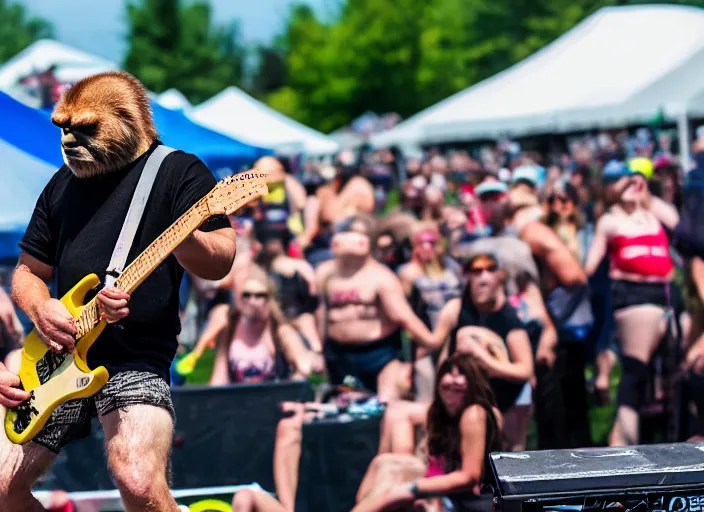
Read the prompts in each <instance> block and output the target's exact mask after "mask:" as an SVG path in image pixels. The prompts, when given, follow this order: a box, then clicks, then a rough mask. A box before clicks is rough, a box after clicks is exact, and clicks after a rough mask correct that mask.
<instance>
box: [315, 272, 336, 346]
mask: <svg viewBox="0 0 704 512" xmlns="http://www.w3.org/2000/svg"><path fill="white" fill-rule="evenodd" d="M334 270H335V261H334V260H330V261H324V262H323V263H321V264H320V266H318V268H317V269H316V270H315V282H316V289H317V290H320V292H319V296H320V302H319V303H318V309H317V310H316V311H315V319H316V322H317V324H318V334H319V335H320V336H325V333H326V332H327V330H326V324H327V322H326V320H327V309H326V307H325V300H326V298H327V297H326V288H327V286H326V283H327V281H328V279H330V276H331V275H332V272H333V271H334Z"/></svg>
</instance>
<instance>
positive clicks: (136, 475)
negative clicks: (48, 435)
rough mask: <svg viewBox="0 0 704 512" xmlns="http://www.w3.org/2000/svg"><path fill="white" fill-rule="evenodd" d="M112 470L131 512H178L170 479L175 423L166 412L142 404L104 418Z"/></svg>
mask: <svg viewBox="0 0 704 512" xmlns="http://www.w3.org/2000/svg"><path fill="white" fill-rule="evenodd" d="M100 422H101V423H102V425H103V430H104V431H105V445H106V449H107V454H108V467H109V468H110V471H111V472H112V474H113V477H114V478H115V482H116V483H117V487H118V489H119V490H120V495H121V496H122V500H123V502H124V505H125V510H127V511H128V512H178V510H179V508H178V505H177V504H176V501H175V500H174V498H173V497H172V496H171V492H170V491H169V485H168V482H167V477H166V471H167V469H166V466H167V461H168V457H169V451H170V450H171V440H172V439H173V420H172V418H171V415H170V414H169V412H168V411H167V410H166V409H162V408H161V407H156V406H152V405H146V404H139V405H131V406H129V407H126V408H123V409H118V410H116V411H113V412H111V413H109V414H106V415H105V416H102V417H101V418H100Z"/></svg>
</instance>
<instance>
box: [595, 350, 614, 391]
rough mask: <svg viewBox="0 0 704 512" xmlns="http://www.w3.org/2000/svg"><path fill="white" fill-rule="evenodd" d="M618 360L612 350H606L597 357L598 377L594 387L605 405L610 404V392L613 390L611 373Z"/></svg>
mask: <svg viewBox="0 0 704 512" xmlns="http://www.w3.org/2000/svg"><path fill="white" fill-rule="evenodd" d="M617 360H618V358H617V357H616V354H615V353H614V351H613V350H611V349H608V348H607V349H605V350H602V351H601V352H599V354H597V356H596V369H597V375H596V380H595V381H594V387H595V389H596V391H597V393H599V396H600V398H601V400H602V402H603V403H608V401H609V392H610V390H611V371H612V370H613V369H614V366H616V361H617Z"/></svg>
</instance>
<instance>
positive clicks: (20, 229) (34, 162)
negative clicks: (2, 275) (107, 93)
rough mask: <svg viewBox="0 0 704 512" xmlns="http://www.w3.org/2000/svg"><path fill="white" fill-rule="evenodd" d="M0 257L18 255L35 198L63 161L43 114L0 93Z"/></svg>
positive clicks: (53, 130)
mask: <svg viewBox="0 0 704 512" xmlns="http://www.w3.org/2000/svg"><path fill="white" fill-rule="evenodd" d="M0 112H1V113H2V120H3V122H2V123H0V261H9V262H12V261H14V260H15V259H16V258H17V256H19V247H18V246H17V243H18V242H19V240H20V239H21V238H22V235H23V234H24V230H25V229H26V227H27V223H28V222H29V219H30V217H31V215H32V210H33V209H34V205H35V204H36V202H37V198H38V197H39V194H40V193H41V191H42V189H43V188H44V186H45V185H46V184H47V183H48V181H49V180H50V179H51V177H52V175H53V174H54V172H56V170H57V169H58V168H59V167H60V166H61V164H62V163H63V158H62V156H61V149H60V145H59V140H60V132H59V129H58V128H56V127H55V126H54V125H52V124H51V121H49V120H48V119H47V117H46V115H44V114H42V113H41V112H39V111H37V110H34V109H33V108H31V107H28V106H26V105H24V104H22V103H20V102H18V101H16V100H15V99H13V98H11V97H10V96H8V95H6V94H4V93H0Z"/></svg>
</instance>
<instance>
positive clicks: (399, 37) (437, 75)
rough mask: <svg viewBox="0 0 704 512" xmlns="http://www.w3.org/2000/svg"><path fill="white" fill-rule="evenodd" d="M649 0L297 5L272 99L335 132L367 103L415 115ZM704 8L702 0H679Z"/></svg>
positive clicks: (344, 0) (281, 41)
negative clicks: (597, 19) (590, 22)
mask: <svg viewBox="0 0 704 512" xmlns="http://www.w3.org/2000/svg"><path fill="white" fill-rule="evenodd" d="M647 3H662V2H658V1H654V0H653V1H651V0H394V1H393V2H383V1H379V0H341V1H340V8H339V10H338V12H336V13H334V15H333V16H331V18H330V20H329V21H327V22H323V21H322V20H320V19H319V18H318V17H316V15H315V12H313V11H312V10H311V8H310V7H308V6H307V5H305V4H301V5H297V6H295V7H294V8H293V9H292V10H291V12H290V15H289V18H288V23H287V25H286V27H285V30H284V31H283V33H282V34H281V36H280V37H279V38H278V39H277V41H276V43H275V47H276V50H277V51H278V52H279V55H281V56H282V59H283V63H284V65H285V71H286V82H285V84H283V85H282V86H281V87H280V88H279V89H277V90H275V91H274V92H272V93H270V94H268V95H267V96H266V98H267V102H268V103H269V104H270V105H271V106H273V107H274V108H277V109H279V110H281V111H282V112H284V113H285V114H287V115H289V116H292V117H294V118H296V119H298V120H299V121H301V122H303V123H305V124H308V125H310V126H313V127H315V128H317V129H320V130H322V131H331V130H333V129H336V128H338V127H340V126H342V125H344V124H347V123H349V121H350V120H352V119H353V118H355V117H356V116H358V115H360V114H362V113H363V112H365V111H368V110H373V111H376V112H379V113H381V112H389V111H395V112H398V113H399V114H401V115H402V116H404V117H407V116H409V115H411V114H414V113H416V112H418V111H420V110H422V109H424V108H426V107H428V106H430V105H432V104H434V103H436V102H438V101H440V100H442V99H444V98H446V97H448V96H450V95H452V94H454V93H456V92H458V91H461V90H463V89H465V88H467V87H470V86H472V85H474V84H476V83H477V82H479V81H481V80H484V79H486V78H489V77H491V76H493V75H495V74H496V73H499V72H501V71H503V70H505V69H507V68H508V67H510V66H512V65H513V64H516V63H517V62H520V61H521V60H523V59H525V58H526V57H528V56H530V55H532V54H533V53H535V52H536V51H538V50H540V49H541V48H543V47H545V46H546V45H548V44H550V43H551V42H553V41H554V40H555V39H557V38H558V37H560V36H561V35H563V34H564V33H565V32H567V31H569V30H570V29H571V28H572V27H574V26H575V25H576V24H578V23H579V22H581V21H582V20H583V19H584V18H586V17H587V16H589V15H590V14H592V13H594V12H595V11H596V10H597V9H599V8H601V7H604V6H608V5H634V4H647ZM670 3H678V4H682V5H694V6H699V7H704V0H680V1H678V2H670Z"/></svg>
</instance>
